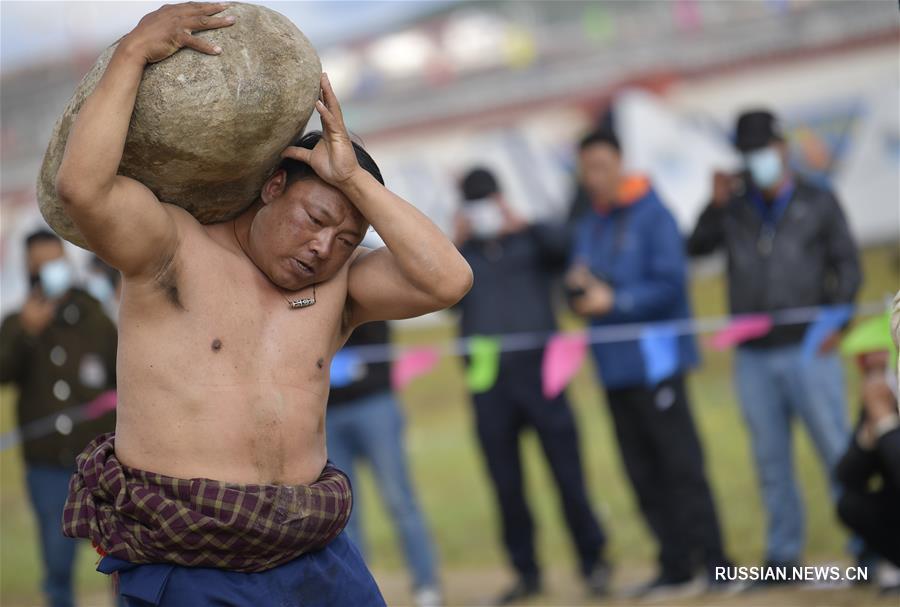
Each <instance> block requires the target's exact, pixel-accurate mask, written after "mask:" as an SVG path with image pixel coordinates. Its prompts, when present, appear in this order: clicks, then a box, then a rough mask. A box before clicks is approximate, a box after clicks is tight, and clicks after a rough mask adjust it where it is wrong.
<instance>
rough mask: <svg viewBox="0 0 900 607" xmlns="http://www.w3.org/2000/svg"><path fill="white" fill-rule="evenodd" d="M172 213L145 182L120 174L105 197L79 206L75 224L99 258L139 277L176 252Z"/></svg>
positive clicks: (176, 234)
mask: <svg viewBox="0 0 900 607" xmlns="http://www.w3.org/2000/svg"><path fill="white" fill-rule="evenodd" d="M172 213H173V211H172V210H170V209H168V208H167V205H163V204H162V203H161V202H160V201H159V200H158V199H157V198H156V195H155V194H153V192H151V191H150V189H149V188H147V187H146V186H145V185H143V184H142V183H140V182H138V181H135V180H134V179H130V178H128V177H123V176H121V175H120V176H118V177H116V180H115V183H114V185H113V187H112V189H111V190H110V192H109V194H108V195H107V198H106V200H98V201H97V202H96V204H95V205H92V206H89V207H87V208H84V207H82V208H80V209H79V210H78V216H77V217H76V218H75V220H76V221H75V223H76V225H77V226H78V228H79V230H81V233H82V234H83V235H84V237H85V240H87V243H88V245H89V246H90V248H91V250H92V251H93V252H94V253H96V254H97V255H98V256H99V257H100V258H102V259H103V260H104V261H106V262H107V263H108V264H109V265H111V266H113V267H114V268H117V269H119V270H121V272H122V273H123V274H124V275H126V276H140V275H143V274H150V273H153V272H155V271H156V269H157V268H158V267H159V266H160V264H161V263H162V262H163V261H164V260H165V259H167V258H168V257H170V256H171V255H172V254H174V251H175V248H176V245H177V239H178V232H177V226H176V224H175V219H174V217H173V216H172Z"/></svg>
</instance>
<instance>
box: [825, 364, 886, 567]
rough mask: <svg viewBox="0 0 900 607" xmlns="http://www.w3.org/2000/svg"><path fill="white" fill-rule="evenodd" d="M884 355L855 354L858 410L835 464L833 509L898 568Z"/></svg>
mask: <svg viewBox="0 0 900 607" xmlns="http://www.w3.org/2000/svg"><path fill="white" fill-rule="evenodd" d="M888 359H889V355H888V353H887V352H877V353H869V354H866V355H864V356H862V357H861V366H862V369H863V373H864V379H863V388H862V402H863V409H862V412H861V415H860V421H859V424H858V425H857V431H856V433H855V435H854V436H853V438H852V439H851V441H850V445H849V446H848V448H847V451H846V452H845V453H844V455H843V457H842V458H841V459H840V461H839V462H838V464H837V467H836V469H835V475H836V476H837V479H838V481H839V482H840V483H841V486H842V488H843V492H842V494H841V497H840V499H839V500H838V505H837V512H838V515H839V516H840V518H841V521H843V523H844V524H845V525H847V527H848V528H850V530H852V531H853V532H854V533H856V534H857V535H859V536H860V537H861V538H862V539H863V540H864V541H865V543H866V545H867V546H868V547H869V548H871V549H872V550H874V551H875V552H876V553H878V554H879V555H880V556H882V557H884V558H885V559H887V560H888V561H890V562H891V563H892V564H893V565H894V566H895V567H900V515H898V513H900V411H898V409H897V396H896V394H895V392H894V390H896V385H897V384H896V381H897V380H896V377H895V376H894V375H893V373H890V375H888V374H887V365H888ZM889 376H890V381H891V382H892V383H893V389H892V386H891V385H890V384H889V383H888V377H889ZM875 479H879V480H880V482H879V483H873V481H874V480H875Z"/></svg>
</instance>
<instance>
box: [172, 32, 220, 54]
mask: <svg viewBox="0 0 900 607" xmlns="http://www.w3.org/2000/svg"><path fill="white" fill-rule="evenodd" d="M178 42H179V43H180V44H181V46H182V47H183V48H192V49H194V50H195V51H200V52H201V53H206V54H207V55H218V54H220V53H221V52H222V47H220V46H218V45H216V44H213V43H212V42H210V41H209V40H204V39H203V38H198V37H197V36H191V35H190V34H184V35H183V36H181V37H180V38H179V40H178Z"/></svg>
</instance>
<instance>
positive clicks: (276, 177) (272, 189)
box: [259, 169, 287, 204]
mask: <svg viewBox="0 0 900 607" xmlns="http://www.w3.org/2000/svg"><path fill="white" fill-rule="evenodd" d="M286 184H287V171H285V170H284V169H278V170H277V171H275V172H274V173H273V174H272V176H271V177H269V178H268V179H267V180H266V182H265V183H264V184H263V187H262V191H261V192H260V194H259V197H260V198H261V199H262V201H263V204H269V203H270V202H272V201H273V200H275V199H276V198H278V197H279V196H281V195H282V194H284V190H285V187H286Z"/></svg>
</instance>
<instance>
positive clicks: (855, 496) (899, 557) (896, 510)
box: [838, 490, 900, 567]
mask: <svg viewBox="0 0 900 607" xmlns="http://www.w3.org/2000/svg"><path fill="white" fill-rule="evenodd" d="M838 516H840V518H841V521H843V523H844V524H845V525H847V527H849V528H850V529H851V530H852V531H853V532H854V533H856V534H857V535H858V536H860V537H861V538H862V539H863V541H865V543H866V546H867V547H869V548H871V549H872V550H874V551H875V552H877V553H878V554H879V555H880V556H883V557H884V558H886V559H887V560H889V561H890V562H891V563H893V564H894V566H895V567H900V498H898V496H897V495H896V494H889V493H887V492H885V491H877V492H871V493H863V492H861V491H853V490H845V491H844V494H843V495H842V496H841V498H840V500H838Z"/></svg>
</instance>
